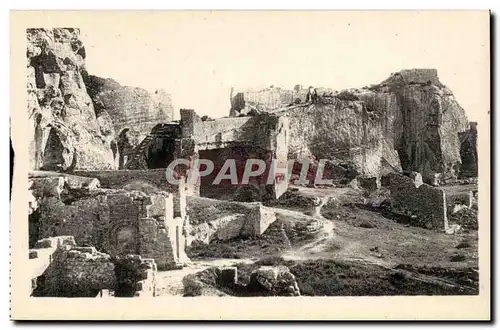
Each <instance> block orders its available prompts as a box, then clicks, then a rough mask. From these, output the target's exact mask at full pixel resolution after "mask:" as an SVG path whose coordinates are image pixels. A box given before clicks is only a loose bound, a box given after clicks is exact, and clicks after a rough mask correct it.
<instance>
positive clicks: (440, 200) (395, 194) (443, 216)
mask: <svg viewBox="0 0 500 330" xmlns="http://www.w3.org/2000/svg"><path fill="white" fill-rule="evenodd" d="M382 186H384V187H386V188H388V189H389V190H390V192H391V195H390V199H391V209H392V211H394V212H395V213H400V214H404V215H407V216H410V218H411V224H412V225H414V226H418V227H424V228H428V229H439V230H445V229H447V228H448V220H447V210H446V195H445V193H444V191H443V190H442V189H440V188H436V187H433V186H430V185H428V184H425V183H422V182H421V177H420V176H418V177H415V179H412V178H410V177H407V176H403V175H400V174H397V173H390V174H388V175H386V176H384V177H382Z"/></svg>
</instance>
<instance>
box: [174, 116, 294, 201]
mask: <svg viewBox="0 0 500 330" xmlns="http://www.w3.org/2000/svg"><path fill="white" fill-rule="evenodd" d="M181 121H182V139H179V141H178V145H177V147H176V157H177V158H190V157H191V158H193V159H197V158H207V159H210V160H212V161H213V162H214V163H215V170H214V171H213V172H212V175H211V176H207V177H204V178H202V179H201V180H202V182H201V183H200V184H203V180H204V181H205V182H213V180H214V179H215V177H216V176H217V174H218V173H219V170H220V169H221V168H222V167H223V165H224V163H225V162H226V160H227V159H234V160H235V161H236V169H237V172H238V173H237V174H238V184H240V182H241V178H242V175H243V173H244V171H245V165H246V161H247V160H248V159H251V158H254V159H261V160H264V161H265V162H266V167H265V171H264V173H263V174H261V175H260V176H259V177H253V178H251V180H253V182H252V184H256V185H257V186H262V187H263V189H264V187H265V186H266V185H267V181H268V180H267V179H268V176H269V172H270V171H271V170H274V168H273V166H274V167H278V168H282V169H286V164H287V154H288V134H289V124H288V119H287V118H284V117H280V116H275V115H270V114H267V113H264V114H261V115H257V116H253V117H238V118H234V117H233V118H221V119H216V120H207V121H202V120H201V119H200V118H199V117H198V115H197V114H196V113H195V112H194V110H189V109H182V110H181ZM273 160H276V161H277V162H276V163H275V164H272V161H273ZM272 174H273V173H272ZM227 181H229V180H227ZM224 183H225V182H224ZM224 183H222V182H221V184H224ZM231 184H232V185H233V186H234V183H231ZM209 186H210V185H209ZM269 186H270V189H269V191H272V195H273V196H272V197H273V198H278V197H279V196H280V195H281V194H282V193H283V192H284V191H286V189H287V187H288V181H286V180H280V179H276V180H274V181H272V183H271V184H270V185H269ZM233 188H234V187H233Z"/></svg>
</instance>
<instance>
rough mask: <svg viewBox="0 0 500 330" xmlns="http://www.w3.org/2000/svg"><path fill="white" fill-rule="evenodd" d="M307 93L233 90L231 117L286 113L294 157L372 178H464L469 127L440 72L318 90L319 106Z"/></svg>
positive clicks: (426, 71) (300, 90)
mask: <svg viewBox="0 0 500 330" xmlns="http://www.w3.org/2000/svg"><path fill="white" fill-rule="evenodd" d="M307 94H308V90H307V89H303V88H301V87H300V86H296V88H295V89H294V90H293V91H289V90H283V89H280V88H275V87H273V88H268V89H266V90H262V91H259V92H233V93H232V95H231V113H230V114H231V115H233V116H238V115H240V114H246V113H248V112H249V111H250V110H251V109H254V108H255V109H258V110H259V111H268V112H276V113H280V114H287V115H288V116H289V118H290V128H291V132H290V133H291V134H290V142H289V158H290V159H298V160H301V159H304V158H315V159H328V160H330V161H332V162H333V163H334V164H337V165H340V166H342V167H344V168H348V169H352V170H354V171H356V172H357V173H358V174H359V175H361V176H366V177H370V176H380V175H384V174H385V173H387V172H390V171H401V170H404V171H408V172H411V171H418V172H420V173H422V175H423V177H424V180H425V181H427V182H431V181H432V180H434V178H435V176H436V175H437V176H441V178H442V179H447V178H455V177H457V175H458V173H459V169H460V164H461V163H462V160H461V156H460V148H461V140H460V138H459V134H461V133H463V132H466V131H467V130H468V128H469V123H468V121H467V118H466V115H465V112H464V110H463V109H462V107H461V106H460V105H459V104H458V103H457V101H456V100H455V97H454V96H453V93H452V92H451V91H450V90H449V89H448V88H447V87H446V86H444V85H443V84H442V83H441V82H440V81H439V79H438V75H437V71H436V70H434V69H413V70H403V71H401V72H398V73H395V74H393V75H391V76H390V77H389V78H388V79H386V80H385V81H383V82H382V83H380V84H378V85H372V86H368V87H364V88H362V89H351V90H344V91H341V92H337V91H334V90H330V89H321V88H317V94H318V97H319V98H318V100H317V101H316V102H311V101H310V100H309V99H307Z"/></svg>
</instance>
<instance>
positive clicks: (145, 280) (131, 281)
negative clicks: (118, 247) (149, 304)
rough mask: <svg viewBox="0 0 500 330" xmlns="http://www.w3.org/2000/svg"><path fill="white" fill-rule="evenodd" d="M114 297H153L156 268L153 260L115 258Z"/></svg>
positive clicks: (129, 257) (139, 257)
mask: <svg viewBox="0 0 500 330" xmlns="http://www.w3.org/2000/svg"><path fill="white" fill-rule="evenodd" d="M114 262H115V275H116V285H115V297H154V296H155V293H156V292H155V291H156V276H157V266H156V263H155V261H154V260H153V259H149V258H142V257H141V256H138V255H128V256H124V257H119V258H116V260H115V261H114Z"/></svg>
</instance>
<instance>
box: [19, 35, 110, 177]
mask: <svg viewBox="0 0 500 330" xmlns="http://www.w3.org/2000/svg"><path fill="white" fill-rule="evenodd" d="M26 36H27V52H26V54H27V92H28V103H27V104H28V109H27V111H28V115H29V126H28V127H29V131H28V132H27V134H28V136H27V139H28V143H29V165H30V168H31V169H50V170H58V171H61V170H67V169H113V168H116V165H117V163H116V155H115V154H114V153H113V151H112V145H113V144H114V143H116V139H115V131H114V129H113V125H112V122H111V118H110V117H109V115H108V114H107V113H106V111H96V109H95V108H94V106H93V104H92V100H91V99H90V97H89V95H88V94H87V89H86V87H85V84H84V82H83V75H84V71H85V47H84V45H83V44H82V42H81V40H80V31H79V30H78V29H73V28H54V29H41V28H34V29H27V30H26Z"/></svg>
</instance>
